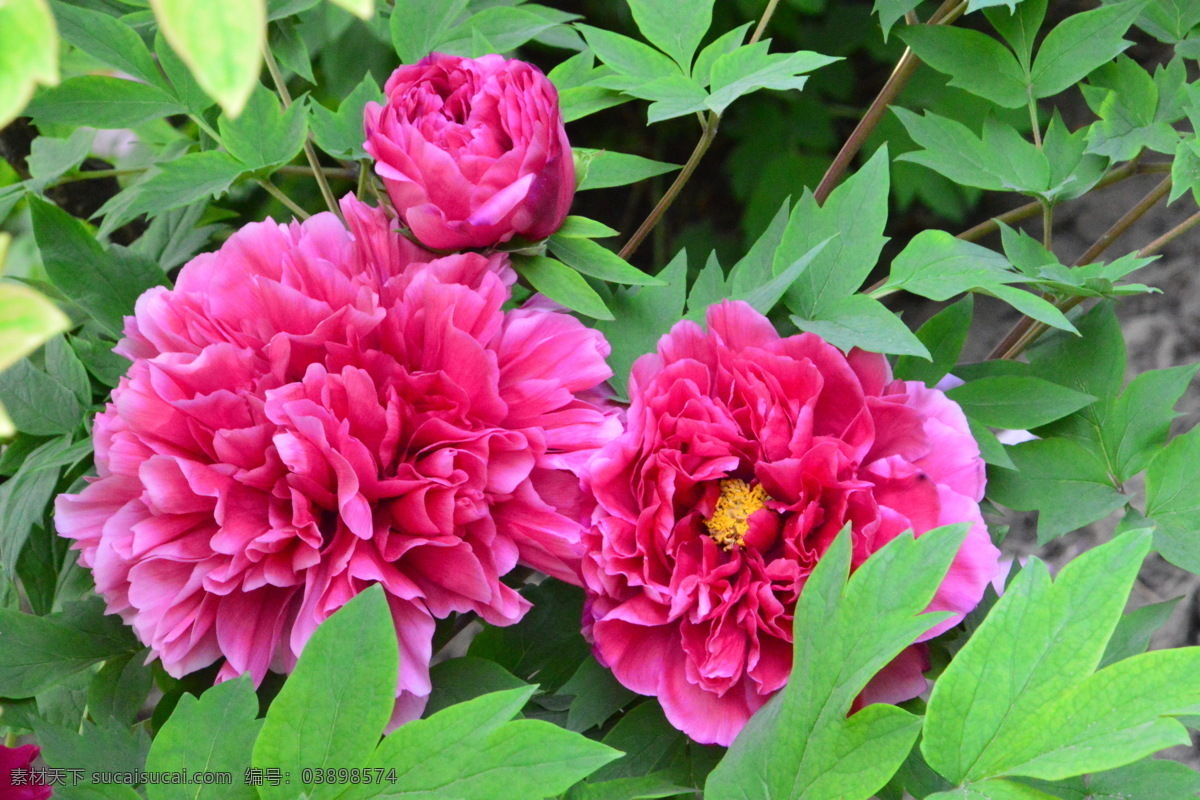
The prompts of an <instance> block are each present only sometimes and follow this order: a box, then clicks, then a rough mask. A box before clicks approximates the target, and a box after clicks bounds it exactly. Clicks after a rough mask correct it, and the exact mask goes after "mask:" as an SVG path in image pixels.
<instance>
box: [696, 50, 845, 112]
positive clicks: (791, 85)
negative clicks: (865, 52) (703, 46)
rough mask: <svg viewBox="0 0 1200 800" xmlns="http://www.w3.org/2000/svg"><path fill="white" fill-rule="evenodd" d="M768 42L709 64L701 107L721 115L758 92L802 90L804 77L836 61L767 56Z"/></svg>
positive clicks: (816, 56) (811, 56) (799, 55)
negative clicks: (707, 88)
mask: <svg viewBox="0 0 1200 800" xmlns="http://www.w3.org/2000/svg"><path fill="white" fill-rule="evenodd" d="M768 46H769V43H768V42H757V43H755V44H752V45H747V46H745V47H739V48H738V49H736V50H734V51H732V52H730V53H726V54H725V55H723V56H720V57H719V58H717V59H716V61H714V62H713V65H712V72H711V73H710V74H709V79H710V81H711V83H712V85H711V87H710V91H711V92H712V93H711V94H710V95H709V97H708V99H707V100H705V101H704V105H705V106H707V107H708V108H709V109H711V110H713V111H715V112H717V113H718V114H720V113H723V112H724V111H725V109H726V108H728V107H729V105H730V103H732V102H733V101H734V100H737V99H738V98H739V97H742V96H744V95H747V94H750V93H751V92H756V91H758V90H759V89H778V90H786V89H797V90H799V89H802V88H804V84H805V82H806V81H807V80H808V78H806V77H804V73H807V72H812V71H813V70H815V69H818V68H820V67H823V66H825V65H827V64H832V63H833V62H834V61H837V60H838V59H836V58H832V57H830V56H823V55H820V54H818V53H808V52H804V53H768V52H767V48H768Z"/></svg>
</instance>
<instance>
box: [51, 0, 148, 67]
mask: <svg viewBox="0 0 1200 800" xmlns="http://www.w3.org/2000/svg"><path fill="white" fill-rule="evenodd" d="M54 16H55V19H56V20H57V22H58V32H59V33H60V34H61V35H62V38H64V39H66V40H67V41H68V42H70V43H71V44H73V45H75V46H76V47H78V48H79V49H80V50H82V51H83V52H85V53H87V54H88V55H90V56H92V57H94V58H97V59H99V60H100V61H102V62H104V63H105V64H108V65H109V66H110V67H115V68H116V69H119V70H121V71H122V72H125V73H128V74H130V75H132V76H133V77H135V78H140V79H141V80H143V81H146V82H147V83H152V84H155V85H157V86H160V87H164V88H165V86H166V84H165V83H164V82H163V76H162V73H161V72H159V71H158V67H157V66H156V65H155V63H154V59H153V58H152V57H151V56H150V51H149V50H147V49H146V43H145V42H143V41H142V37H140V36H138V34H137V32H136V31H134V30H133V28H131V27H129V26H128V25H126V24H125V23H124V22H122V21H121V20H119V19H117V18H116V17H114V16H112V15H111V14H105V13H103V12H100V11H91V10H89V9H86V8H79V7H78V6H72V5H67V4H66V3H64V2H62V1H61V0H56V2H55V3H54Z"/></svg>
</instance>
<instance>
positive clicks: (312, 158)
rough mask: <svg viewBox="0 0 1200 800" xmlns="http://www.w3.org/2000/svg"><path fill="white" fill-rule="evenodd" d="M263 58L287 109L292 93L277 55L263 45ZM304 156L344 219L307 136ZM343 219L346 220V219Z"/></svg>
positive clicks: (323, 193)
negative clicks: (288, 88) (281, 70)
mask: <svg viewBox="0 0 1200 800" xmlns="http://www.w3.org/2000/svg"><path fill="white" fill-rule="evenodd" d="M263 60H264V61H266V63H267V71H268V72H270V73H271V81H272V82H274V84H275V89H276V90H277V91H278V92H279V98H280V99H281V100H283V107H284V108H285V109H286V108H287V107H288V106H290V105H291V104H292V95H291V94H290V93H289V92H288V90H287V84H286V83H285V82H284V80H283V73H281V72H280V71H279V65H278V64H277V63H275V56H274V55H273V54H272V53H271V48H270V47H269V46H267V45H263ZM304 157H305V158H306V159H308V165H309V166H310V167H312V171H313V177H314V178H316V179H317V186H319V187H320V188H321V196H322V197H324V198H325V205H327V206H328V207H329V210H330V211H332V212H333V213H334V214H336V215H337V217H338V219H342V209H341V208H339V207H338V204H337V199H336V198H335V197H334V196H333V190H332V189H330V188H329V181H328V180H327V179H326V178H325V172H324V170H323V169H322V167H321V162H320V161H318V160H317V153H316V151H315V150H313V146H312V141H311V140H310V139H309V138H308V137H307V136H306V137H305V139H304ZM342 221H343V222H345V220H344V219H342Z"/></svg>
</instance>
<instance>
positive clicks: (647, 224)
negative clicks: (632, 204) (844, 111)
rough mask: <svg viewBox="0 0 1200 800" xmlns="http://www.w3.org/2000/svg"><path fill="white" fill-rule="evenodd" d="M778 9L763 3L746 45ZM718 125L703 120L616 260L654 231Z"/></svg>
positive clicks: (775, 2) (713, 119)
mask: <svg viewBox="0 0 1200 800" xmlns="http://www.w3.org/2000/svg"><path fill="white" fill-rule="evenodd" d="M778 6H779V0H770V1H769V2H768V3H767V7H766V9H765V10H764V11H763V13H762V16H761V17H759V20H758V25H757V26H756V27H755V29H754V33H753V34H752V35H751V36H750V41H749V42H748V44H754V43H755V42H757V41H758V40H759V39H761V38H762V35H763V33H764V32H765V31H766V29H767V24H768V23H769V22H770V21H771V17H772V16H774V14H775V9H776V8H777V7H778ZM720 124H721V115H720V114H718V113H717V112H715V111H710V112H709V113H708V117H707V118H703V122H702V130H701V133H700V141H698V142H696V147H695V148H694V149H693V150H692V154H691V156H689V157H688V160H687V163H686V164H684V165H683V169H682V170H680V172H679V174H678V175H676V176H675V180H674V181H673V182H672V183H671V185H670V187H668V188H667V191H666V193H665V194H663V196H662V197H661V198H660V199H659V201H658V203H656V204H655V206H654V208H653V209H652V210H651V211H650V214H649V215H648V216H647V217H646V219H644V220H642V224H641V225H639V226H638V229H637V230H636V231H634V232H633V235H632V236H630V237H629V241H627V242H625V246H624V247H622V248H621V252H620V256H621V258H623V259H625V260H626V261H628V260H629V258H630V257H631V256H632V255H633V254H634V253H635V252H637V249H638V247H640V246H641V244H642V242H643V241H644V240H645V238H646V237H647V236H648V235H650V232H651V231H652V230H654V227H655V226H656V225H658V223H659V221H660V220H661V219H662V217H663V214H665V213H666V212H667V209H668V208H670V207H671V204H672V203H674V202H675V198H676V197H678V196H679V193H680V192H681V191H682V190H683V187H684V185H685V184H686V183H687V182H688V179H690V178H691V177H692V173H693V172H695V171H696V167H697V166H699V164H700V159H702V158H704V154H705V153H706V152H708V148H709V146H710V145H712V143H713V140H714V139H715V138H717V128H718V127H719V126H720Z"/></svg>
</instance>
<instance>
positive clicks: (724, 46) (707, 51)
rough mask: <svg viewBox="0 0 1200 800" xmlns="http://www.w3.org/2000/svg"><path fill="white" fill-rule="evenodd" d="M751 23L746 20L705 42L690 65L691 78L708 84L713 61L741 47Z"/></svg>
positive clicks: (705, 84) (702, 84)
mask: <svg viewBox="0 0 1200 800" xmlns="http://www.w3.org/2000/svg"><path fill="white" fill-rule="evenodd" d="M753 24H754V23H753V22H747V23H745V24H742V25H739V26H737V27H736V28H734V29H733V30H729V31H725V33H723V34H721V35H720V36H718V37H717V38H716V39H713V40H712V41H711V42H709V43H708V44H706V45H705V46H704V49H703V50H701V51H700V55H698V56H696V63H695V64H693V65H692V78H693V79H695V81H696V82H697V83H699V84H700V85H701V86H708V84H709V83H711V82H712V68H713V63H714V62H716V60H717V59H719V58H720V57H721V56H724V55H726V54H728V53H732V52H733V51H734V50H737V49H738V48H739V47H741V45H742V42H743V41H745V39H746V31H748V30H750V26H751V25H753Z"/></svg>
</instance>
